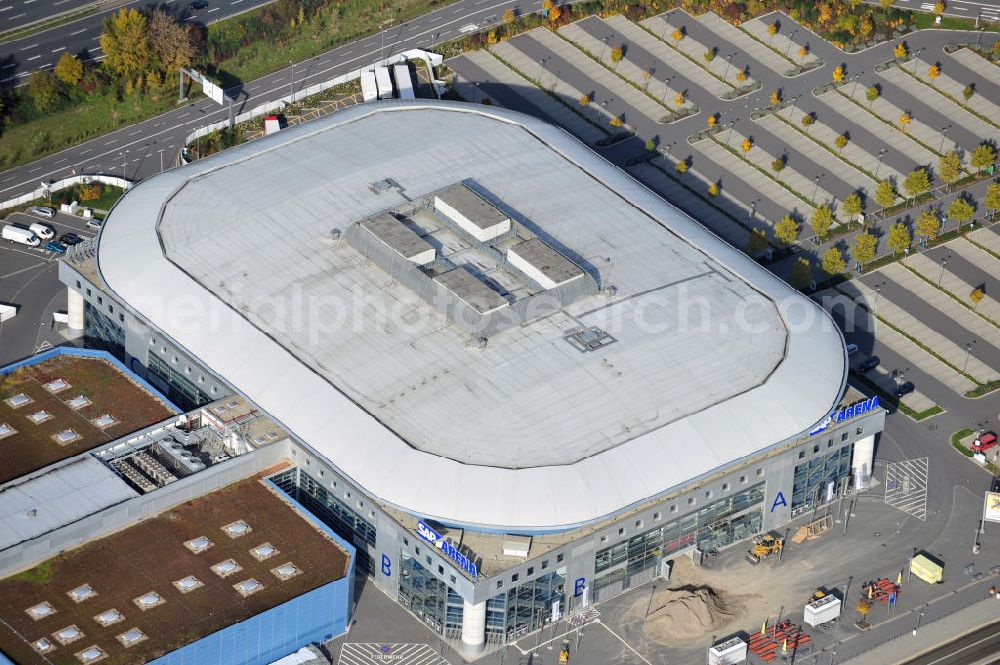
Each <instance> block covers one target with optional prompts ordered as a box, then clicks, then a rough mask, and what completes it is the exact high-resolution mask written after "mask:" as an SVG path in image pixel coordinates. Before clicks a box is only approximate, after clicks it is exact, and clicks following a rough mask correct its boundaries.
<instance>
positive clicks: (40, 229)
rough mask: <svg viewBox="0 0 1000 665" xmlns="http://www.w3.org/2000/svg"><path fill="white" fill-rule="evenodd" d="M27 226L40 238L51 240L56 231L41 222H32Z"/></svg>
mask: <svg viewBox="0 0 1000 665" xmlns="http://www.w3.org/2000/svg"><path fill="white" fill-rule="evenodd" d="M28 228H29V229H30V230H31V231H32V232H33V233H34V234H35V235H36V236H38V237H39V238H41V239H42V240H52V239H53V238H55V237H56V232H55V231H53V230H52V229H51V228H50V227H48V226H45V225H44V224H42V223H41V222H33V223H31V224H29V225H28Z"/></svg>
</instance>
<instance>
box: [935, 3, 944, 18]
mask: <svg viewBox="0 0 1000 665" xmlns="http://www.w3.org/2000/svg"><path fill="white" fill-rule="evenodd" d="M943 13H944V2H943V1H942V0H935V2H934V15H935V16H941V14H943Z"/></svg>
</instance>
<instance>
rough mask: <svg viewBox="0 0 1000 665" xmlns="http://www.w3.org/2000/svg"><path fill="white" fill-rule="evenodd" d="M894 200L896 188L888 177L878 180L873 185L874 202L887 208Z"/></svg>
mask: <svg viewBox="0 0 1000 665" xmlns="http://www.w3.org/2000/svg"><path fill="white" fill-rule="evenodd" d="M895 201H896V190H895V189H894V188H893V186H892V181H891V180H889V179H888V178H887V179H885V180H882V181H881V182H879V184H878V185H876V186H875V203H877V204H879V205H880V206H882V207H883V208H888V207H889V206H891V205H892V204H893V203H895Z"/></svg>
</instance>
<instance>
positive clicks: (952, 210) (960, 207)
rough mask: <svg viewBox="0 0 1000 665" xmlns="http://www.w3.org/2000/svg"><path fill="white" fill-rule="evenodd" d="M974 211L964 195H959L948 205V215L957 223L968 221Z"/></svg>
mask: <svg viewBox="0 0 1000 665" xmlns="http://www.w3.org/2000/svg"><path fill="white" fill-rule="evenodd" d="M975 212H976V210H975V208H973V207H972V204H971V203H969V202H968V201H966V200H965V198H964V197H961V196H959V197H958V198H956V199H955V200H954V201H952V202H951V205H950V206H948V216H949V217H951V218H952V219H954V220H955V221H956V222H958V223H959V224H962V223H964V222H967V221H969V220H970V219H972V215H973V214H974V213H975Z"/></svg>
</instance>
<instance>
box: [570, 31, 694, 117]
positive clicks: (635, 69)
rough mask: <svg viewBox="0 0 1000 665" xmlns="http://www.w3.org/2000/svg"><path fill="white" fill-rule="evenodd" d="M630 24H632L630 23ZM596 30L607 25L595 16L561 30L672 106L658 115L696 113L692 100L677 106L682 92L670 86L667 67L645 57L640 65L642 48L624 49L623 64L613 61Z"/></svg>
mask: <svg viewBox="0 0 1000 665" xmlns="http://www.w3.org/2000/svg"><path fill="white" fill-rule="evenodd" d="M626 23H628V22H627V21H626ZM587 24H589V28H590V29H588V25H587ZM595 27H605V28H606V27H607V26H602V25H601V19H599V18H596V17H592V18H587V19H584V20H583V21H578V22H576V23H570V24H569V25H566V26H564V27H562V28H560V29H559V34H560V35H562V36H563V37H565V38H566V39H568V40H570V41H571V42H573V43H574V44H576V45H577V46H579V47H580V48H582V49H583V50H585V51H588V52H590V53H592V54H594V55H595V56H597V57H599V58H601V59H602V60H601V61H602V62H603V63H604V64H605V65H607V66H608V67H610V68H611V69H613V70H614V71H615V73H616V74H618V75H619V76H622V77H624V78H626V79H628V80H629V81H631V82H632V83H635V84H636V85H638V86H639V87H641V88H643V89H644V90H645V91H646V92H647V93H648V94H650V95H652V96H653V97H656V98H657V99H659V100H660V101H662V102H663V103H664V104H668V105H669V109H667V108H664V109H660V110H659V111H657V112H658V113H661V114H671V115H672V114H674V113H675V111H678V110H680V109H685V110H687V111H689V112H690V111H692V110H693V107H694V104H693V103H692V102H691V101H690V100H687V99H685V100H684V103H683V104H682V105H681V106H680V107H678V106H677V105H676V104H675V103H674V97H675V95H676V94H677V92H678V91H677V90H675V89H673V88H671V87H669V86H668V85H667V84H666V82H665V80H664V77H665V74H664V73H663V71H664V70H665V69H666V68H663V69H662V70H661V69H660V68H659V67H657V66H656V65H655V64H654V63H652V62H650V61H649V60H650V58H648V57H647V58H645V62H644V64H643V65H642V66H640V65H639V64H638V63H639V62H640V60H639V59H638V58H637V57H636V56H637V54H638V52H641V51H640V49H633V48H631V47H628V48H626V49H624V51H625V55H624V56H623V57H622V59H621V60H620V61H619V62H617V63H615V62H614V61H613V60H612V59H611V48H608V47H607V46H606V45H605V44H604V43H603V42H602V41H601V40H600V39H598V38H597V37H595V36H594V35H593V34H591V29H593V28H595ZM637 29H638V28H637ZM647 36H648V35H647ZM651 39H652V38H651ZM612 48H614V47H612ZM657 73H659V76H655V74H657Z"/></svg>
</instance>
